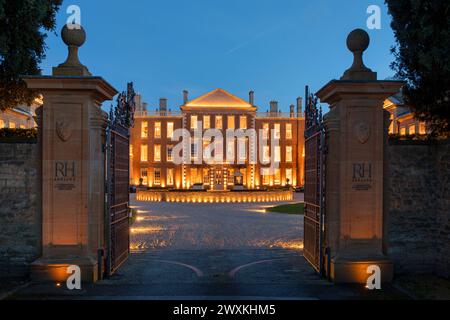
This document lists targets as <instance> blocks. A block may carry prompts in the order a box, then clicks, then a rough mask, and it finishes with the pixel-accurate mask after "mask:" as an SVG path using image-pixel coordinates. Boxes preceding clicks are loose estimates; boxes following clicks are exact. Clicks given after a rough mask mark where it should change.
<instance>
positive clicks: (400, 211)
mask: <svg viewBox="0 0 450 320" xmlns="http://www.w3.org/2000/svg"><path fill="white" fill-rule="evenodd" d="M386 161H387V162H386V164H387V165H386V174H385V211H386V212H385V219H386V221H385V222H386V224H385V236H386V240H387V242H386V244H385V248H386V251H387V254H388V255H389V257H390V258H391V259H392V260H393V261H394V262H395V268H396V273H431V272H434V273H437V274H439V275H443V276H447V277H450V258H449V257H450V220H449V219H450V198H449V197H450V190H449V188H450V144H449V143H448V142H440V143H437V142H435V143H425V142H419V141H417V142H415V141H402V142H401V141H397V142H394V141H391V142H390V143H389V144H388V146H387V152H386Z"/></svg>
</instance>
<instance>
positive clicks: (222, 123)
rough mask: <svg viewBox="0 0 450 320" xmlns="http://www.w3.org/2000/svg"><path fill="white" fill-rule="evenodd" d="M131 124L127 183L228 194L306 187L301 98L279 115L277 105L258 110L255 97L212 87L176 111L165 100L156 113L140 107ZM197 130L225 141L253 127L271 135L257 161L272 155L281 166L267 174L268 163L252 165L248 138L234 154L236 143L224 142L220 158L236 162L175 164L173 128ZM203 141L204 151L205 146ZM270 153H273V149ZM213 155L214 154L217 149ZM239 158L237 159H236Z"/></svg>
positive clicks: (257, 152) (259, 151)
mask: <svg viewBox="0 0 450 320" xmlns="http://www.w3.org/2000/svg"><path fill="white" fill-rule="evenodd" d="M135 116H136V121H135V126H134V128H133V129H132V132H131V150H130V156H131V184H133V185H144V186H148V187H151V188H172V189H192V188H199V189H205V190H216V191H227V190H233V189H236V188H239V187H240V188H245V189H250V190H251V189H261V188H266V187H276V186H286V185H292V186H302V185H303V183H304V126H305V119H304V117H303V112H302V100H301V98H299V99H297V107H295V106H294V105H291V106H290V112H289V113H281V112H280V111H279V109H278V103H277V102H275V101H272V102H271V103H270V110H268V111H267V112H259V111H258V107H256V106H255V105H254V93H253V92H250V94H249V100H248V101H244V100H243V99H241V98H238V97H236V96H235V95H232V94H231V93H229V92H227V91H225V90H222V89H216V90H214V91H211V92H209V93H207V94H205V95H203V96H201V97H199V98H197V99H194V100H192V101H189V99H188V93H187V91H184V103H183V105H182V106H181V107H180V110H177V111H172V110H170V109H168V108H167V100H166V99H161V100H160V106H159V109H158V110H156V111H147V110H146V108H145V107H143V106H142V104H141V103H140V102H139V103H138V110H137V112H136V115H135ZM199 126H201V128H202V129H203V131H206V130H208V129H217V130H220V131H222V133H223V137H226V132H227V130H237V129H242V130H247V129H254V130H256V132H257V133H259V132H260V131H261V130H262V131H263V132H267V133H269V132H273V133H271V134H268V135H267V136H265V138H264V139H268V141H269V142H268V143H265V144H262V143H260V142H261V141H259V140H260V139H261V137H260V135H259V134H258V135H257V139H258V143H257V144H255V146H256V148H264V150H256V153H254V154H256V155H258V158H259V157H272V158H273V159H275V161H276V162H277V163H279V165H277V166H276V169H275V170H270V168H269V167H270V164H267V165H265V164H263V163H265V161H260V160H262V159H258V160H257V161H256V163H255V162H254V161H250V154H252V152H254V151H255V150H251V148H252V144H250V143H249V141H248V138H247V140H246V142H244V145H245V148H246V151H245V152H240V151H237V148H238V143H239V142H238V141H234V142H232V143H231V144H230V142H225V141H226V140H224V143H223V146H222V148H223V150H221V151H219V152H221V153H222V154H223V155H227V152H228V153H230V149H232V150H234V152H232V154H233V157H240V159H235V160H236V161H229V160H230V159H229V157H228V155H227V156H224V157H223V158H224V159H225V160H224V161H218V162H214V163H211V162H210V161H194V162H189V163H183V164H176V163H175V162H174V148H175V146H176V145H177V144H178V142H176V141H175V142H174V141H172V137H173V134H174V132H175V131H176V130H177V129H186V130H187V131H189V132H190V133H191V136H194V132H195V130H197V129H198V128H199ZM274 137H276V139H278V140H279V143H278V144H276V145H275V146H272V144H271V143H270V140H271V139H273V138H274ZM205 143H206V142H203V144H204V145H203V148H207V145H205ZM195 145H196V144H195V143H192V148H191V152H192V155H191V156H192V157H195V155H196V154H197V153H196V150H195ZM272 149H273V150H272ZM215 152H218V151H217V150H216V151H215ZM237 160H239V161H237Z"/></svg>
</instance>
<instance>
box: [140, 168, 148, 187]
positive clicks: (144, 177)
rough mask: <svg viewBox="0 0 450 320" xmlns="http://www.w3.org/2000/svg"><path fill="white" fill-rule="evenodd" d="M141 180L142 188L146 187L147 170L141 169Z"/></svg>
mask: <svg viewBox="0 0 450 320" xmlns="http://www.w3.org/2000/svg"><path fill="white" fill-rule="evenodd" d="M141 179H142V184H143V185H144V186H147V185H148V171H147V169H141Z"/></svg>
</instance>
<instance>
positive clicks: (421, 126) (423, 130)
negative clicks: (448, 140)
mask: <svg viewBox="0 0 450 320" xmlns="http://www.w3.org/2000/svg"><path fill="white" fill-rule="evenodd" d="M419 133H420V134H421V135H426V134H427V126H426V125H425V123H423V122H421V123H420V124H419Z"/></svg>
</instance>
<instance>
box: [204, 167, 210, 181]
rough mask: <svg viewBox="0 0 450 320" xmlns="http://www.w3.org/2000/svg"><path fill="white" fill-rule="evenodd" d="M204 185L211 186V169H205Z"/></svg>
mask: <svg viewBox="0 0 450 320" xmlns="http://www.w3.org/2000/svg"><path fill="white" fill-rule="evenodd" d="M203 184H206V185H209V169H203Z"/></svg>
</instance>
